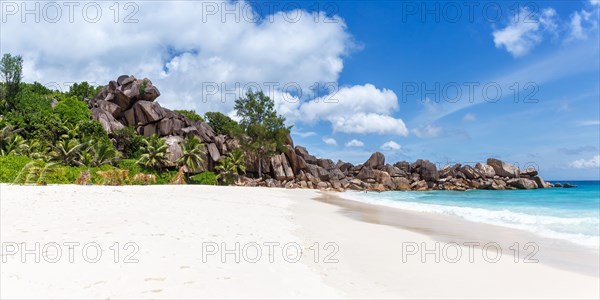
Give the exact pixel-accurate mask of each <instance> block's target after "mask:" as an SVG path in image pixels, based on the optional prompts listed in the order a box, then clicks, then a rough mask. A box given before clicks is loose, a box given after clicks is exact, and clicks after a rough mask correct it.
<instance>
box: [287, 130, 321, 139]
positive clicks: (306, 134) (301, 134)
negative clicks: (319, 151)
mask: <svg viewBox="0 0 600 300" xmlns="http://www.w3.org/2000/svg"><path fill="white" fill-rule="evenodd" d="M292 134H293V135H297V136H299V137H303V138H307V137H310V136H314V135H317V133H316V132H314V131H307V132H302V131H292Z"/></svg>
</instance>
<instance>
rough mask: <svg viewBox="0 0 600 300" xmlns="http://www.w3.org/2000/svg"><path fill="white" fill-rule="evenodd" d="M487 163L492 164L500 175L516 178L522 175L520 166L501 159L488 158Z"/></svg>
mask: <svg viewBox="0 0 600 300" xmlns="http://www.w3.org/2000/svg"><path fill="white" fill-rule="evenodd" d="M487 164H488V165H490V166H491V167H492V168H493V169H494V172H496V175H498V176H500V177H508V178H515V177H519V175H520V172H519V168H517V167H515V166H513V165H511V164H509V163H505V162H503V161H501V160H499V159H495V158H488V160H487Z"/></svg>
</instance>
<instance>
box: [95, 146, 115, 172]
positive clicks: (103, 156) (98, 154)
mask: <svg viewBox="0 0 600 300" xmlns="http://www.w3.org/2000/svg"><path fill="white" fill-rule="evenodd" d="M93 149H94V150H93V152H94V161H93V165H94V166H96V167H99V166H101V165H106V164H113V163H114V162H115V161H117V160H118V159H119V152H118V151H117V150H116V149H115V147H114V146H113V145H112V144H111V143H109V142H99V143H97V144H96V146H95V147H94V148H93Z"/></svg>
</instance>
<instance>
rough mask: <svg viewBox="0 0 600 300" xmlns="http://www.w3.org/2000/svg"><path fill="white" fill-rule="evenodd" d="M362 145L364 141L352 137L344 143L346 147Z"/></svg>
mask: <svg viewBox="0 0 600 300" xmlns="http://www.w3.org/2000/svg"><path fill="white" fill-rule="evenodd" d="M364 145H365V143H363V142H361V141H359V140H357V139H353V140H351V141H349V142H347V143H346V147H362V146H364Z"/></svg>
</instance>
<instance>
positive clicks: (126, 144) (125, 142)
mask: <svg viewBox="0 0 600 300" xmlns="http://www.w3.org/2000/svg"><path fill="white" fill-rule="evenodd" d="M111 137H112V138H113V140H114V141H115V146H116V147H117V150H119V151H121V153H123V157H124V158H139V157H140V156H141V154H142V147H143V146H144V145H145V144H144V137H142V136H141V135H139V134H137V133H136V132H135V129H133V127H125V128H122V129H118V130H115V131H114V132H113V133H112V134H111Z"/></svg>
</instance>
